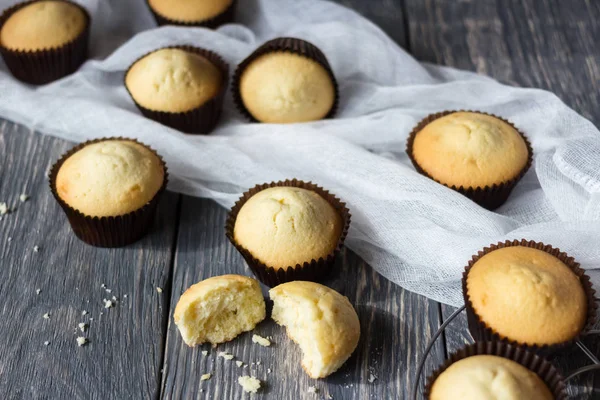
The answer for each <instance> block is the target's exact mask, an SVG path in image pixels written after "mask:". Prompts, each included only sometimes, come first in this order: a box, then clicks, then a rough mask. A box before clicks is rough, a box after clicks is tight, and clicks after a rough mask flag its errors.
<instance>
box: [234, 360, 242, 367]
mask: <svg viewBox="0 0 600 400" xmlns="http://www.w3.org/2000/svg"><path fill="white" fill-rule="evenodd" d="M235 364H236V365H237V366H238V367H240V368H242V367H243V366H244V363H243V362H242V361H236V362H235Z"/></svg>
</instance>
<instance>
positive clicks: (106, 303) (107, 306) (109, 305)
mask: <svg viewBox="0 0 600 400" xmlns="http://www.w3.org/2000/svg"><path fill="white" fill-rule="evenodd" d="M102 301H103V302H104V308H111V307H112V306H113V302H112V300H106V299H103V300H102ZM100 315H102V313H100Z"/></svg>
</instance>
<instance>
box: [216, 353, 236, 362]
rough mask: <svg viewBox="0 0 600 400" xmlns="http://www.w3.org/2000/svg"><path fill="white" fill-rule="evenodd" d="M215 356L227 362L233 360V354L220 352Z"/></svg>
mask: <svg viewBox="0 0 600 400" xmlns="http://www.w3.org/2000/svg"><path fill="white" fill-rule="evenodd" d="M217 356H218V357H223V358H224V359H225V360H227V361H230V360H233V354H229V353H225V352H224V351H220V352H219V354H218V355H217Z"/></svg>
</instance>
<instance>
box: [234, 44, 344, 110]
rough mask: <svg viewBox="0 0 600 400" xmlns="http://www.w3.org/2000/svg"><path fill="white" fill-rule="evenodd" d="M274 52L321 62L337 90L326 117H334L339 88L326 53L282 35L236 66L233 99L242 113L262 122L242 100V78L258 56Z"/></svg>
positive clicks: (312, 45)
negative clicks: (287, 53)
mask: <svg viewBox="0 0 600 400" xmlns="http://www.w3.org/2000/svg"><path fill="white" fill-rule="evenodd" d="M273 52H289V53H293V54H298V55H301V56H304V57H306V58H309V59H311V60H313V61H316V62H317V63H319V64H320V65H321V66H322V67H323V68H325V70H326V71H327V74H328V75H329V77H330V78H331V82H333V88H334V90H335V97H334V101H333V105H332V106H331V110H330V111H329V112H328V113H327V115H326V116H325V117H324V118H332V117H333V116H334V115H335V113H336V111H337V108H338V103H339V97H340V96H339V89H338V84H337V81H336V79H335V75H334V74H333V70H332V69H331V66H330V65H329V62H328V61H327V58H326V57H325V54H323V52H322V51H321V50H319V48H318V47H317V46H315V45H314V44H312V43H310V42H307V41H306V40H302V39H297V38H291V37H281V38H276V39H272V40H269V41H268V42H266V43H264V44H263V45H262V46H260V47H259V48H257V49H256V50H254V51H253V52H252V54H250V55H249V56H248V57H246V58H245V59H244V60H243V61H242V62H241V63H240V64H239V65H238V66H237V68H236V70H235V72H234V73H233V78H232V81H231V90H232V91H233V101H234V103H235V106H236V108H237V109H238V110H239V112H240V113H241V114H243V115H244V116H245V117H246V118H247V119H248V120H249V121H251V122H260V121H258V120H257V119H256V118H254V116H252V114H250V111H248V109H247V108H246V106H245V105H244V101H243V100H242V95H241V93H240V78H241V76H242V73H243V72H244V70H245V69H246V67H248V65H250V63H251V62H252V61H254V60H256V59H257V58H258V57H260V56H262V55H264V54H267V53H273Z"/></svg>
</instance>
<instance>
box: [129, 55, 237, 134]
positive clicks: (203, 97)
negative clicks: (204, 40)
mask: <svg viewBox="0 0 600 400" xmlns="http://www.w3.org/2000/svg"><path fill="white" fill-rule="evenodd" d="M227 74H228V66H227V64H226V63H225V62H224V61H223V59H222V58H221V57H220V56H219V55H218V54H216V53H214V52H212V51H209V50H205V49H201V48H197V47H192V46H175V47H167V48H162V49H159V50H155V51H153V52H150V53H148V54H146V55H144V56H143V57H141V58H139V59H138V60H137V61H135V62H134V63H133V64H132V65H131V66H130V67H129V69H128V70H127V72H126V74H125V87H126V88H127V91H128V92H129V94H130V95H131V98H132V99H133V101H134V102H135V104H136V105H137V107H138V108H139V109H140V111H141V112H142V114H144V115H145V116H146V117H148V118H150V119H153V120H155V121H157V122H160V123H162V124H163V125H167V126H169V127H171V128H174V129H177V130H180V131H182V132H186V133H203V134H205V133H209V132H210V131H212V130H213V129H214V127H215V126H216V125H217V123H218V121H219V117H220V115H221V109H222V106H223V96H224V93H225V88H226V86H227Z"/></svg>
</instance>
